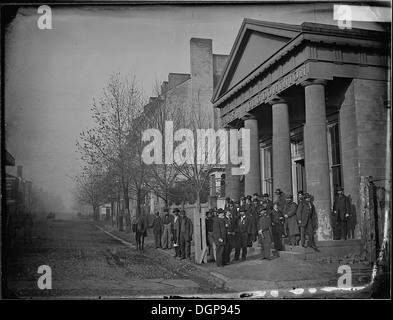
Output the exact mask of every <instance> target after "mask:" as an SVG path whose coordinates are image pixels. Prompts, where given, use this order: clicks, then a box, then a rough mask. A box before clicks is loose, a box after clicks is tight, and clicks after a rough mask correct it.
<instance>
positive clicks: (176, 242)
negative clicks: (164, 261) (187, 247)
mask: <svg viewBox="0 0 393 320" xmlns="http://www.w3.org/2000/svg"><path fill="white" fill-rule="evenodd" d="M179 212H180V211H179V209H178V208H175V209H174V210H173V231H172V233H173V247H174V248H175V255H174V256H173V257H174V258H177V257H180V216H179Z"/></svg>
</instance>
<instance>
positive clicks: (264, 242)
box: [258, 207, 272, 261]
mask: <svg viewBox="0 0 393 320" xmlns="http://www.w3.org/2000/svg"><path fill="white" fill-rule="evenodd" d="M260 212H261V217H260V218H259V221H258V233H259V236H260V238H261V253H262V259H266V260H268V261H269V260H270V259H271V257H270V243H271V242H272V239H271V238H270V227H271V218H270V213H269V212H268V211H267V210H266V208H263V207H261V208H260Z"/></svg>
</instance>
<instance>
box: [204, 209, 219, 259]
mask: <svg viewBox="0 0 393 320" xmlns="http://www.w3.org/2000/svg"><path fill="white" fill-rule="evenodd" d="M212 214H213V212H212V211H210V210H209V211H207V212H206V222H205V224H206V237H207V239H206V243H207V245H208V247H209V255H210V261H216V260H217V259H216V244H215V243H214V237H213V231H214V230H213V225H214V218H213V215H212Z"/></svg>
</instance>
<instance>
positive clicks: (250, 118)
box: [242, 113, 257, 121]
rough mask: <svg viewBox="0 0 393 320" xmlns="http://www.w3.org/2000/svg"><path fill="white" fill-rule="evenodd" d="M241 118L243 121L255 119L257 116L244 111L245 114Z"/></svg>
mask: <svg viewBox="0 0 393 320" xmlns="http://www.w3.org/2000/svg"><path fill="white" fill-rule="evenodd" d="M242 120H243V121H246V120H257V118H256V117H255V116H253V115H252V114H250V113H246V114H245V115H244V116H243V117H242Z"/></svg>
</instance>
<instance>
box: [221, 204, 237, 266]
mask: <svg viewBox="0 0 393 320" xmlns="http://www.w3.org/2000/svg"><path fill="white" fill-rule="evenodd" d="M225 226H226V228H227V242H226V244H225V248H224V258H223V264H224V265H225V264H229V263H230V262H231V259H230V257H231V252H232V249H233V248H234V247H235V234H236V232H237V229H236V221H235V218H234V217H233V215H232V211H231V210H230V209H228V210H227V212H226V214H225Z"/></svg>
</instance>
